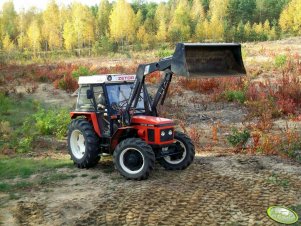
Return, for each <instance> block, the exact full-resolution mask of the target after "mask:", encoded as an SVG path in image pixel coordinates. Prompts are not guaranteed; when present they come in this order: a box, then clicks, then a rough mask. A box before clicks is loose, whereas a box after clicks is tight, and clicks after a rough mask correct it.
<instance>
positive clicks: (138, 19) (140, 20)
mask: <svg viewBox="0 0 301 226" xmlns="http://www.w3.org/2000/svg"><path fill="white" fill-rule="evenodd" d="M142 24H143V15H142V11H141V10H140V9H139V10H138V12H137V13H136V15H135V19H134V27H135V29H134V30H135V31H138V30H139V28H140V26H141V25H142Z"/></svg>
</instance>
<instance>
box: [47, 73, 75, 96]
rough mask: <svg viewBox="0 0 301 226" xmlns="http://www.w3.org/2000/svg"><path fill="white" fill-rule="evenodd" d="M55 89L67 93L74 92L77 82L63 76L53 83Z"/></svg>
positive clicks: (67, 76)
mask: <svg viewBox="0 0 301 226" xmlns="http://www.w3.org/2000/svg"><path fill="white" fill-rule="evenodd" d="M53 85H54V87H55V88H56V89H62V90H65V91H67V92H74V91H75V90H77V88H78V83H77V81H76V80H75V79H74V78H73V77H71V76H70V75H65V76H64V77H63V78H62V79H58V80H56V81H54V83H53Z"/></svg>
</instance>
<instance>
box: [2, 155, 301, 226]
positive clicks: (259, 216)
mask: <svg viewBox="0 0 301 226" xmlns="http://www.w3.org/2000/svg"><path fill="white" fill-rule="evenodd" d="M59 171H63V172H64V173H70V174H73V175H74V177H73V178H72V179H68V180H63V181H59V182H57V183H56V184H54V185H52V186H50V187H43V186H42V187H41V188H40V189H38V190H35V191H26V192H25V193H24V195H23V196H22V198H20V199H18V200H10V201H7V202H5V203H4V200H6V197H5V196H4V195H2V196H0V201H2V202H1V203H2V205H3V206H2V208H1V209H0V216H1V217H0V222H1V223H2V224H3V225H277V224H276V223H275V222H273V221H272V220H270V219H269V218H268V217H267V216H266V209H267V208H268V207H269V206H271V205H275V204H280V205H285V206H289V207H293V206H294V207H297V208H299V211H300V209H301V208H300V206H301V190H300V188H301V166H300V165H299V164H296V163H294V162H289V161H287V160H283V159H280V158H279V157H262V156H260V157H258V156H257V157H254V156H240V155H237V156H224V157H197V159H196V160H195V162H194V164H193V165H191V167H189V168H188V169H187V170H185V171H180V172H171V171H165V170H164V169H162V168H161V167H160V166H159V165H156V169H155V170H154V172H153V174H152V175H151V177H150V178H149V180H147V181H128V180H125V179H124V178H122V177H121V176H120V175H119V174H118V173H117V172H115V170H114V167H113V165H112V162H105V163H100V164H98V166H97V167H96V168H94V169H90V170H80V169H76V168H71V169H70V168H63V169H59ZM299 214H301V213H300V212H299ZM300 224H301V223H299V225H300ZM297 225H298V224H297Z"/></svg>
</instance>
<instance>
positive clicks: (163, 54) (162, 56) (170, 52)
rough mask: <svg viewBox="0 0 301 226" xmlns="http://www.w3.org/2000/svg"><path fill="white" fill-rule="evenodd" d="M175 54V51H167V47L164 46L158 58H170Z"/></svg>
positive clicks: (158, 53) (159, 51)
mask: <svg viewBox="0 0 301 226" xmlns="http://www.w3.org/2000/svg"><path fill="white" fill-rule="evenodd" d="M172 54H173V50H170V49H167V47H166V46H162V47H161V48H160V49H159V50H158V52H157V54H156V55H157V56H158V57H160V58H164V57H169V56H172Z"/></svg>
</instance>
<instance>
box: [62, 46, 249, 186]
mask: <svg viewBox="0 0 301 226" xmlns="http://www.w3.org/2000/svg"><path fill="white" fill-rule="evenodd" d="M154 71H161V72H163V73H164V78H163V79H162V81H161V83H160V85H159V88H158V91H157V93H156V94H155V95H154V96H153V97H151V96H150V94H149V93H148V91H147V86H146V84H145V77H146V76H147V75H149V74H150V73H152V72H154ZM174 74H176V75H181V76H210V77H212V76H216V75H217V76H228V75H241V74H245V68H244V65H243V61H242V57H241V46H240V44H200V43H191V44H189V43H178V44H177V46H176V50H175V52H174V54H173V56H171V57H167V58H163V59H161V60H159V61H158V62H155V63H150V64H141V65H139V67H138V70H137V73H136V75H115V74H108V75H94V76H85V77H80V78H79V85H80V88H79V91H78V99H77V104H76V109H75V111H73V112H71V113H70V115H71V118H72V122H71V124H70V126H69V131H68V149H69V153H70V155H71V158H72V160H73V161H74V163H75V164H76V165H77V166H78V167H79V168H89V167H93V166H95V165H96V164H97V163H98V161H99V159H100V156H101V155H102V154H112V155H113V160H114V164H115V168H116V169H117V170H118V171H119V172H120V173H121V175H123V176H124V177H126V178H128V179H134V180H143V179H146V178H148V176H149V175H150V172H151V171H152V170H153V169H154V165H155V161H156V160H158V162H159V163H160V164H161V165H162V166H163V167H164V168H165V169H168V170H183V169H185V168H187V167H188V166H189V165H190V164H191V163H192V161H193V159H194V156H195V147H194V145H193V143H192V141H191V139H190V138H189V137H188V136H187V135H186V134H184V133H182V132H178V131H175V125H174V122H173V121H172V120H170V119H166V118H160V117H158V112H157V106H158V104H159V103H160V104H163V103H164V100H165V97H166V94H167V91H168V87H169V84H170V82H171V79H172V76H173V75H174Z"/></svg>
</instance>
